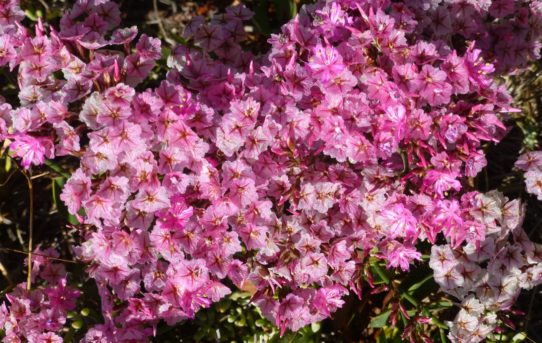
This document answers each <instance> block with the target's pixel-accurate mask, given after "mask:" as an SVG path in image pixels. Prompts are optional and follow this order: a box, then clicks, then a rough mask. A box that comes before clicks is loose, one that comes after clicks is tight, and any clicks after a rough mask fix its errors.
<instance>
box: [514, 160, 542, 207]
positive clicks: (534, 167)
mask: <svg viewBox="0 0 542 343" xmlns="http://www.w3.org/2000/svg"><path fill="white" fill-rule="evenodd" d="M516 167H517V168H519V169H520V170H522V171H524V172H525V174H524V176H525V189H526V190H527V192H528V193H531V194H533V195H535V196H536V198H537V199H538V200H540V201H542V151H530V152H527V153H525V154H523V155H521V156H520V157H519V158H518V160H517V162H516Z"/></svg>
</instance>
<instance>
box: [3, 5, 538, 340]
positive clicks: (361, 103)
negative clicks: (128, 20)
mask: <svg viewBox="0 0 542 343" xmlns="http://www.w3.org/2000/svg"><path fill="white" fill-rule="evenodd" d="M252 14H253V13H252V12H251V11H250V10H249V9H247V8H246V7H244V6H241V5H239V6H234V7H230V8H228V10H227V11H226V13H224V14H220V15H218V16H216V17H215V18H213V19H212V21H211V22H206V21H205V20H204V19H203V18H201V17H197V18H195V19H194V20H193V21H192V22H191V23H190V25H189V26H188V27H187V29H186V30H185V32H184V39H185V40H186V42H188V43H187V44H183V45H179V46H177V47H176V48H175V49H174V50H173V52H172V53H171V55H170V56H168V67H169V70H168V72H167V76H166V77H165V79H164V80H161V82H160V84H159V86H157V87H156V88H143V87H141V84H142V81H144V80H145V79H146V78H147V77H148V75H149V73H150V72H151V70H152V69H153V67H154V66H155V62H156V61H157V60H158V59H160V58H162V57H163V56H162V50H161V41H160V40H159V39H157V38H152V37H148V36H147V35H145V34H141V35H138V29H137V27H135V26H134V27H130V28H118V26H119V24H120V12H119V8H118V6H117V5H116V4H115V3H114V2H110V1H108V0H81V1H77V2H76V4H75V6H74V7H73V8H72V9H71V10H70V11H69V12H67V13H65V14H64V16H63V18H62V20H61V22H60V27H58V28H55V27H52V26H48V25H45V23H42V22H41V21H40V22H39V23H38V24H37V25H35V28H34V30H33V31H34V32H32V30H30V29H28V28H25V27H24V26H23V25H22V24H21V20H22V19H23V17H24V13H22V12H21V11H20V9H19V7H18V3H17V1H16V0H3V1H0V33H1V35H0V64H1V65H5V67H6V68H10V69H12V70H13V69H16V70H17V72H18V83H19V88H20V91H19V104H18V105H15V104H13V103H10V102H7V101H2V103H1V104H0V135H1V137H2V138H3V139H4V140H6V142H9V150H10V153H11V155H12V156H13V157H15V158H17V159H18V160H19V161H20V164H21V165H22V166H23V167H24V168H27V169H28V168H31V167H32V166H39V165H41V164H43V163H44V162H45V160H48V159H53V158H59V157H62V156H71V157H75V158H77V159H78V161H79V162H78V163H79V168H78V169H77V170H76V171H75V172H73V174H72V175H71V177H70V178H69V180H68V182H67V183H66V185H65V186H64V189H63V191H62V194H61V199H62V200H63V201H64V203H65V204H66V206H67V207H68V209H69V212H70V213H71V214H72V215H74V216H76V217H77V219H78V220H79V222H80V223H81V227H82V229H81V237H82V240H81V242H79V246H78V247H77V254H78V258H79V259H80V260H81V261H83V262H85V263H86V264H87V266H88V268H87V272H88V276H89V277H90V278H93V279H94V280H95V281H96V284H97V286H98V290H99V293H100V297H101V311H102V315H103V324H100V325H98V326H96V327H94V328H92V329H91V330H90V331H89V332H88V333H87V335H86V337H85V339H84V341H85V342H116V341H132V342H134V341H146V340H148V339H149V338H150V337H152V336H153V335H154V333H155V329H156V326H157V324H158V322H160V321H161V320H163V321H165V322H167V323H168V324H170V325H173V324H175V323H177V322H179V321H181V320H185V319H187V318H193V317H194V316H195V314H196V312H197V311H198V310H199V309H201V308H204V307H208V306H209V305H210V304H211V303H213V302H216V301H218V300H219V299H221V298H222V297H224V296H225V295H227V294H228V293H230V292H231V289H232V287H237V288H240V289H250V290H251V292H252V301H253V302H254V303H255V304H257V306H258V307H259V308H260V309H261V311H262V312H263V313H264V315H265V316H267V317H268V318H269V319H270V320H271V321H272V322H274V323H275V324H276V325H277V326H278V327H279V328H280V329H281V331H282V332H284V331H285V330H286V329H291V330H298V329H300V328H301V327H303V326H305V325H308V324H310V323H314V322H317V321H320V320H322V319H324V318H326V317H328V316H330V315H331V314H332V313H333V312H335V311H336V310H337V309H338V308H340V307H341V306H342V305H343V303H344V301H343V298H344V296H345V295H347V294H348V293H350V292H353V293H355V294H357V295H358V296H359V297H361V296H362V294H361V290H362V284H361V281H360V280H362V277H368V278H369V279H370V277H371V276H370V275H368V273H369V272H368V270H367V268H365V266H366V262H367V260H368V259H369V258H377V259H381V260H383V261H385V262H386V265H387V267H388V268H390V269H399V270H401V271H408V270H409V269H410V267H411V265H413V264H417V263H419V261H421V257H422V253H421V252H420V251H419V249H418V248H417V245H418V244H419V243H420V242H429V243H430V244H431V245H432V249H431V257H430V266H431V268H432V269H433V272H434V278H435V280H436V281H437V283H438V284H439V285H440V287H441V289H442V290H443V291H444V292H446V293H449V294H450V295H451V296H453V297H454V298H456V299H457V300H458V301H459V303H460V304H461V310H460V311H459V313H458V314H457V316H456V319H455V321H454V322H453V323H450V328H451V329H450V333H449V338H450V339H452V340H453V341H458V342H479V341H481V340H482V339H484V337H486V336H487V334H489V333H490V332H491V331H492V330H493V329H494V328H495V325H496V314H497V313H498V312H499V311H503V310H508V309H509V308H510V307H511V305H512V304H513V303H514V301H515V299H516V298H517V296H518V294H519V292H520V290H521V289H528V288H532V287H533V286H535V285H537V284H539V283H541V282H542V260H541V259H542V247H540V246H539V245H537V244H535V243H532V242H530V241H529V239H528V237H527V236H526V235H525V233H524V231H523V229H522V217H523V206H522V204H521V203H520V201H519V200H517V199H516V200H514V199H508V198H506V197H505V196H504V195H502V194H501V193H499V192H497V191H491V192H488V193H481V192H479V191H477V190H476V189H475V188H474V187H473V186H472V183H471V182H470V180H472V178H473V177H475V176H476V175H477V174H478V173H479V172H480V171H481V170H482V169H483V168H484V167H485V166H486V158H485V152H484V149H483V147H484V145H485V144H487V143H495V142H498V141H499V140H501V139H502V138H503V137H504V136H505V135H506V133H507V126H506V123H507V119H508V117H509V113H511V112H514V111H516V110H515V109H514V108H513V106H512V102H511V98H510V96H509V95H508V93H507V90H506V88H505V87H504V86H502V85H500V84H498V83H496V82H495V81H494V77H495V76H497V75H501V74H503V73H506V72H511V71H513V70H516V69H517V68H521V67H524V66H525V65H526V63H527V62H529V61H530V60H532V59H533V58H536V57H538V53H539V49H540V42H539V40H538V39H539V37H540V33H541V30H542V26H541V25H542V2H539V1H511V0H510V1H507V0H495V1H489V0H487V1H444V2H441V1H429V0H427V1H425V0H424V1H414V0H413V1H404V2H393V3H392V2H391V1H386V0H373V1H369V0H367V1H351V0H339V1H327V2H324V1H320V2H318V3H317V4H314V5H307V6H305V7H303V9H302V10H301V12H300V13H299V15H298V16H297V17H296V18H295V19H293V20H292V21H290V22H289V23H287V24H286V25H284V26H283V27H282V31H281V32H280V33H278V34H274V35H272V37H271V38H270V39H269V44H270V48H269V51H268V53H266V54H265V55H262V56H253V55H252V54H251V53H250V52H248V51H247V50H245V49H243V47H242V43H243V41H244V39H245V31H244V22H246V21H247V20H249V19H250V18H251V16H252ZM452 33H453V36H452ZM541 156H542V155H540V153H536V152H535V153H528V154H526V155H524V156H522V157H521V158H520V159H519V160H518V167H519V168H521V169H523V170H525V171H526V173H525V178H526V185H527V188H528V190H530V191H531V192H533V193H534V194H536V195H537V196H538V198H539V199H542V172H541V170H542V157H541ZM41 253H42V254H45V255H47V256H56V255H55V254H56V252H54V251H53V250H45V251H42V252H41ZM32 266H33V271H34V274H33V278H34V280H35V281H36V280H37V279H41V280H43V283H42V284H44V286H42V287H38V288H34V289H32V290H31V291H27V290H26V286H25V285H21V286H19V287H18V288H16V289H15V290H14V291H13V292H12V293H11V294H10V295H8V297H7V302H6V303H5V304H4V305H3V307H2V309H1V311H0V326H3V328H4V332H5V334H6V341H9V342H16V341H19V340H25V339H26V340H29V341H31V342H45V341H47V342H57V341H58V342H60V341H62V338H61V337H60V336H59V335H58V332H59V331H60V329H61V328H62V326H63V325H64V322H65V320H66V314H67V312H68V311H70V310H72V309H73V308H74V306H75V299H76V298H77V296H79V291H78V290H77V289H75V288H73V286H70V285H69V280H67V274H66V272H65V270H64V267H63V265H62V264H59V263H52V262H50V261H49V260H47V259H46V258H40V257H39V256H35V257H34V258H33V260H32ZM405 337H408V333H406V336H405Z"/></svg>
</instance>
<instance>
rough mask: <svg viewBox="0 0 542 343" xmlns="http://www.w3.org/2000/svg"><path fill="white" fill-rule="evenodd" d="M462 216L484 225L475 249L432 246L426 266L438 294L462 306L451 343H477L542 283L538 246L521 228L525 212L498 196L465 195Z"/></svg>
mask: <svg viewBox="0 0 542 343" xmlns="http://www.w3.org/2000/svg"><path fill="white" fill-rule="evenodd" d="M462 201H463V206H462V209H463V211H466V212H468V213H469V215H470V216H472V217H473V218H475V219H476V220H477V221H478V222H480V223H483V224H484V225H485V231H486V235H485V239H484V240H483V241H481V242H479V245H474V244H467V245H464V246H463V247H461V248H460V249H454V247H453V246H452V245H450V244H446V245H434V246H433V247H432V249H431V259H430V262H429V265H430V266H431V268H432V269H433V271H434V277H435V280H436V281H437V283H438V284H439V285H440V286H441V289H442V290H443V291H445V292H447V293H449V294H451V295H453V296H454V297H455V298H457V299H459V300H460V301H461V309H460V311H459V313H458V314H457V315H456V317H455V319H454V321H453V322H452V323H451V324H450V325H451V331H450V334H449V335H448V337H449V338H450V339H451V340H452V341H454V342H466V343H467V342H469V343H470V342H472V343H474V342H480V341H482V340H483V339H484V338H485V337H486V336H487V335H488V334H489V333H490V332H492V331H493V330H494V329H495V328H496V326H497V324H498V322H497V319H498V312H499V311H502V310H505V311H509V310H511V307H512V305H513V304H514V302H515V300H516V298H517V297H518V295H519V292H520V291H521V289H531V288H532V287H534V286H535V285H538V284H540V283H542V246H540V245H539V244H535V243H533V242H531V241H530V240H529V238H528V237H527V234H526V233H525V232H524V231H523V229H522V228H521V224H522V221H523V215H524V208H523V206H522V205H521V203H520V201H519V200H509V199H508V198H506V197H505V196H504V195H503V194H502V193H499V192H497V191H492V192H489V193H486V194H476V195H473V194H470V193H467V194H465V195H464V196H463V199H462Z"/></svg>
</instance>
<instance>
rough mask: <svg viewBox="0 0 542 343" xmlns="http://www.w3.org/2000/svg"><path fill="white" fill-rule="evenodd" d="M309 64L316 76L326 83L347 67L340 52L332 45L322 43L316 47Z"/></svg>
mask: <svg viewBox="0 0 542 343" xmlns="http://www.w3.org/2000/svg"><path fill="white" fill-rule="evenodd" d="M307 66H308V68H309V70H310V71H311V73H312V75H313V76H314V77H318V78H320V79H321V80H322V82H323V83H326V84H327V83H328V82H329V81H330V80H331V79H332V78H334V77H336V76H338V75H339V74H340V73H341V72H342V71H343V70H344V68H345V66H344V64H343V61H342V57H341V55H340V54H339V52H338V51H337V50H336V49H335V48H334V47H332V46H325V47H324V46H322V45H317V46H316V47H314V49H313V50H312V54H311V56H310V57H309V63H308V64H307Z"/></svg>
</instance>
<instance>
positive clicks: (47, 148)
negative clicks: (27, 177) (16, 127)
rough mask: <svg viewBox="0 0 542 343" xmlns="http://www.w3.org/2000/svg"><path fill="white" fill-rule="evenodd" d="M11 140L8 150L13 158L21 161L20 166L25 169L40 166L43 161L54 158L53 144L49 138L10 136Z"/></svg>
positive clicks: (23, 135)
mask: <svg viewBox="0 0 542 343" xmlns="http://www.w3.org/2000/svg"><path fill="white" fill-rule="evenodd" d="M11 139H12V140H13V141H12V142H11V144H10V145H9V149H10V151H11V153H12V154H13V156H14V157H20V158H21V159H22V163H21V164H22V166H23V168H25V169H28V168H30V166H31V165H41V164H43V163H45V159H46V158H48V159H52V158H54V144H53V141H52V140H51V139H50V138H49V137H33V136H31V135H26V134H19V135H13V136H11Z"/></svg>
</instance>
